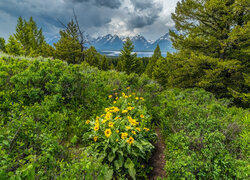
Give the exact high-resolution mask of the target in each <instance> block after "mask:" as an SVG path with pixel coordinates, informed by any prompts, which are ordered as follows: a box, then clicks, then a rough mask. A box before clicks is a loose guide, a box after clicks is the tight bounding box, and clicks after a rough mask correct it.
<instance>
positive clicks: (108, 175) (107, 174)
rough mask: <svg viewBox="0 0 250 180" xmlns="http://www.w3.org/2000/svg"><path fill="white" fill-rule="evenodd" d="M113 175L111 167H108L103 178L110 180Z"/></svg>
mask: <svg viewBox="0 0 250 180" xmlns="http://www.w3.org/2000/svg"><path fill="white" fill-rule="evenodd" d="M112 177H113V169H109V170H108V171H106V172H105V179H107V180H110V179H112Z"/></svg>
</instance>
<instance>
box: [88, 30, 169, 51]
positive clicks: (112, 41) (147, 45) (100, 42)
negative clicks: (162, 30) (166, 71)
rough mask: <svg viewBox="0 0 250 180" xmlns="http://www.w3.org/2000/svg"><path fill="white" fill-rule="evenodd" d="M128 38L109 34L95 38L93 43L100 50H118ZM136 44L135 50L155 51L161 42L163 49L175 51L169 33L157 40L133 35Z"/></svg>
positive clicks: (132, 38)
mask: <svg viewBox="0 0 250 180" xmlns="http://www.w3.org/2000/svg"><path fill="white" fill-rule="evenodd" d="M125 40H126V38H124V37H122V36H118V35H116V34H114V35H112V34H107V35H105V36H103V37H98V38H97V39H95V40H93V41H92V42H93V43H92V44H93V45H94V46H95V47H96V49H97V50H98V51H117V50H121V49H122V47H123V43H124V41H125ZM131 40H132V42H133V44H134V47H135V48H134V51H154V49H155V48H156V46H157V44H159V46H160V48H161V50H162V51H171V52H172V51H174V50H173V49H172V47H171V46H172V43H171V41H170V38H169V33H166V34H164V35H163V36H161V37H160V38H159V39H157V40H156V41H148V40H147V39H146V38H145V37H144V36H142V35H140V34H137V35H136V36H133V37H131Z"/></svg>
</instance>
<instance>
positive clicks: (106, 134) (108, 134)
mask: <svg viewBox="0 0 250 180" xmlns="http://www.w3.org/2000/svg"><path fill="white" fill-rule="evenodd" d="M104 134H105V136H106V137H107V138H109V136H111V134H112V132H111V129H106V130H105V131H104Z"/></svg>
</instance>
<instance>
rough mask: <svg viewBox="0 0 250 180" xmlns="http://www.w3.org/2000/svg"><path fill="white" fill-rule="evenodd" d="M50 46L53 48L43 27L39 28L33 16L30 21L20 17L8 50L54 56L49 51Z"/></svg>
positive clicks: (20, 53)
mask: <svg viewBox="0 0 250 180" xmlns="http://www.w3.org/2000/svg"><path fill="white" fill-rule="evenodd" d="M49 48H50V49H52V47H50V46H49V45H48V44H47V43H46V41H45V37H44V35H43V31H42V29H41V28H40V29H38V27H37V25H36V22H35V21H34V20H33V18H32V17H30V19H29V21H26V20H25V19H23V18H22V17H19V19H18V21H17V26H16V33H15V34H13V36H10V38H9V43H8V44H7V47H6V49H7V52H8V53H9V54H13V55H25V56H32V57H36V56H44V57H48V56H52V52H50V51H48V49H49Z"/></svg>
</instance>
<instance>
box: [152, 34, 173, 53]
mask: <svg viewBox="0 0 250 180" xmlns="http://www.w3.org/2000/svg"><path fill="white" fill-rule="evenodd" d="M157 44H159V46H160V49H161V51H168V52H173V51H174V49H173V48H172V42H171V40H170V37H169V33H166V34H165V35H164V36H162V37H160V38H159V39H157V40H156V41H154V42H153V43H152V44H151V45H150V47H149V48H148V49H150V50H154V49H155V48H156V46H157Z"/></svg>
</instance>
